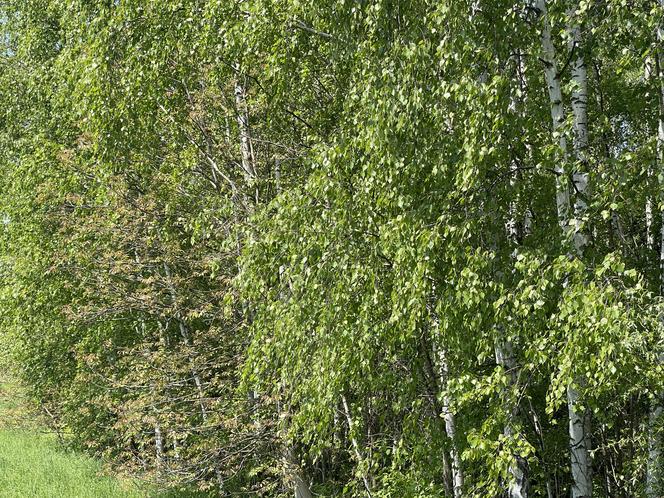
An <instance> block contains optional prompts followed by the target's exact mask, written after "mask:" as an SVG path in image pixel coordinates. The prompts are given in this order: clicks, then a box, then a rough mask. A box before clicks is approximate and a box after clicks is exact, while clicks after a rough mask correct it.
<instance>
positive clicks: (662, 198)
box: [646, 0, 664, 498]
mask: <svg viewBox="0 0 664 498" xmlns="http://www.w3.org/2000/svg"><path fill="white" fill-rule="evenodd" d="M659 5H660V7H661V9H662V10H663V11H664V0H659ZM657 42H658V44H659V47H658V51H657V54H656V56H655V67H656V71H657V79H658V81H657V83H658V85H659V119H658V123H657V173H658V178H659V203H660V210H661V221H662V227H661V232H660V248H659V249H660V250H659V279H660V280H659V293H660V295H662V296H664V210H662V206H664V48H662V46H663V45H664V23H662V21H661V20H660V22H659V24H658V26H657ZM662 320H664V317H663V318H662ZM659 361H660V363H664V357H660V358H659ZM663 415H664V395H663V394H662V393H658V395H657V397H656V398H655V399H654V400H653V401H652V402H651V407H650V414H649V417H648V468H647V473H646V495H647V496H648V498H656V497H659V496H662V493H664V482H662V481H663V479H662V435H661V434H662V422H663V420H664V417H663Z"/></svg>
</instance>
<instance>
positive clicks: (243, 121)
mask: <svg viewBox="0 0 664 498" xmlns="http://www.w3.org/2000/svg"><path fill="white" fill-rule="evenodd" d="M236 70H237V72H238V75H237V77H236V80H235V89H234V93H235V111H236V114H237V125H238V129H239V131H240V156H241V164H242V169H243V171H244V177H245V181H246V182H247V184H248V185H249V186H253V187H254V189H255V190H254V202H255V203H256V204H258V186H257V185H256V179H257V178H258V175H257V173H256V158H255V156H254V145H253V141H252V139H251V128H250V126H249V108H248V106H247V93H246V90H245V87H244V85H242V83H241V82H240V74H239V69H238V68H236Z"/></svg>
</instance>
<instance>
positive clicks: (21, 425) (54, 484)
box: [0, 381, 154, 498]
mask: <svg viewBox="0 0 664 498" xmlns="http://www.w3.org/2000/svg"><path fill="white" fill-rule="evenodd" d="M147 496H148V494H147V492H145V491H143V490H141V489H140V488H139V487H138V486H137V485H136V484H135V483H133V482H131V481H129V480H121V479H118V478H114V477H110V476H108V475H105V474H104V472H103V469H102V465H101V463H100V462H98V461H96V460H94V459H92V458H89V457H87V456H83V455H80V454H76V453H73V452H71V451H66V450H65V449H63V448H62V447H61V446H60V445H59V444H58V441H57V438H56V437H55V435H53V434H50V433H47V432H46V431H45V429H44V426H43V425H41V424H40V422H39V417H38V415H37V414H35V413H34V411H32V410H30V408H29V404H28V403H27V402H26V401H25V399H24V398H23V393H22V391H21V390H20V389H19V388H18V386H16V385H15V384H13V383H11V382H7V381H2V382H0V498H120V497H127V498H134V497H136V498H139V497H141V498H143V497H147ZM153 496H154V495H153Z"/></svg>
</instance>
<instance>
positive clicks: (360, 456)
mask: <svg viewBox="0 0 664 498" xmlns="http://www.w3.org/2000/svg"><path fill="white" fill-rule="evenodd" d="M341 403H342V404H343V408H344V415H345V417H346V421H347V422H348V432H349V434H350V441H351V444H352V445H353V452H354V453H355V459H356V460H357V463H358V465H360V466H364V465H366V463H367V462H366V457H365V456H364V452H363V451H362V449H361V448H360V445H359V443H358V442H357V438H356V437H355V436H353V434H352V433H353V417H352V414H351V412H350V407H349V406H348V400H347V399H346V396H344V395H342V396H341ZM362 482H363V483H364V489H365V490H366V492H367V496H368V497H369V498H371V479H370V478H369V475H368V470H367V469H364V470H363V471H362Z"/></svg>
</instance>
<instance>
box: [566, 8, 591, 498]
mask: <svg viewBox="0 0 664 498" xmlns="http://www.w3.org/2000/svg"><path fill="white" fill-rule="evenodd" d="M569 16H570V18H571V22H572V23H573V24H572V26H571V27H570V28H569V34H570V50H574V51H575V54H574V60H573V63H572V84H573V90H572V98H571V103H572V114H573V117H574V156H575V168H574V172H573V173H572V184H573V186H574V220H575V221H574V247H575V248H576V251H577V254H578V255H579V256H583V252H584V250H585V247H586V245H587V244H588V237H587V235H586V233H587V231H586V230H584V218H585V216H586V212H587V209H588V205H587V203H586V198H587V195H588V171H587V165H588V158H587V150H588V112H587V110H588V73H587V69H586V63H585V59H584V54H583V45H582V40H581V29H580V27H579V26H578V24H577V23H576V22H575V19H574V16H575V13H574V11H571V12H570V13H569ZM578 398H579V394H578V392H577V390H576V388H575V387H574V386H573V385H570V386H568V388H567V405H568V411H569V438H570V456H571V469H572V497H573V498H590V496H592V461H591V458H590V446H591V441H590V435H591V427H590V413H589V412H588V410H587V409H584V410H583V411H580V410H579V408H578Z"/></svg>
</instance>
